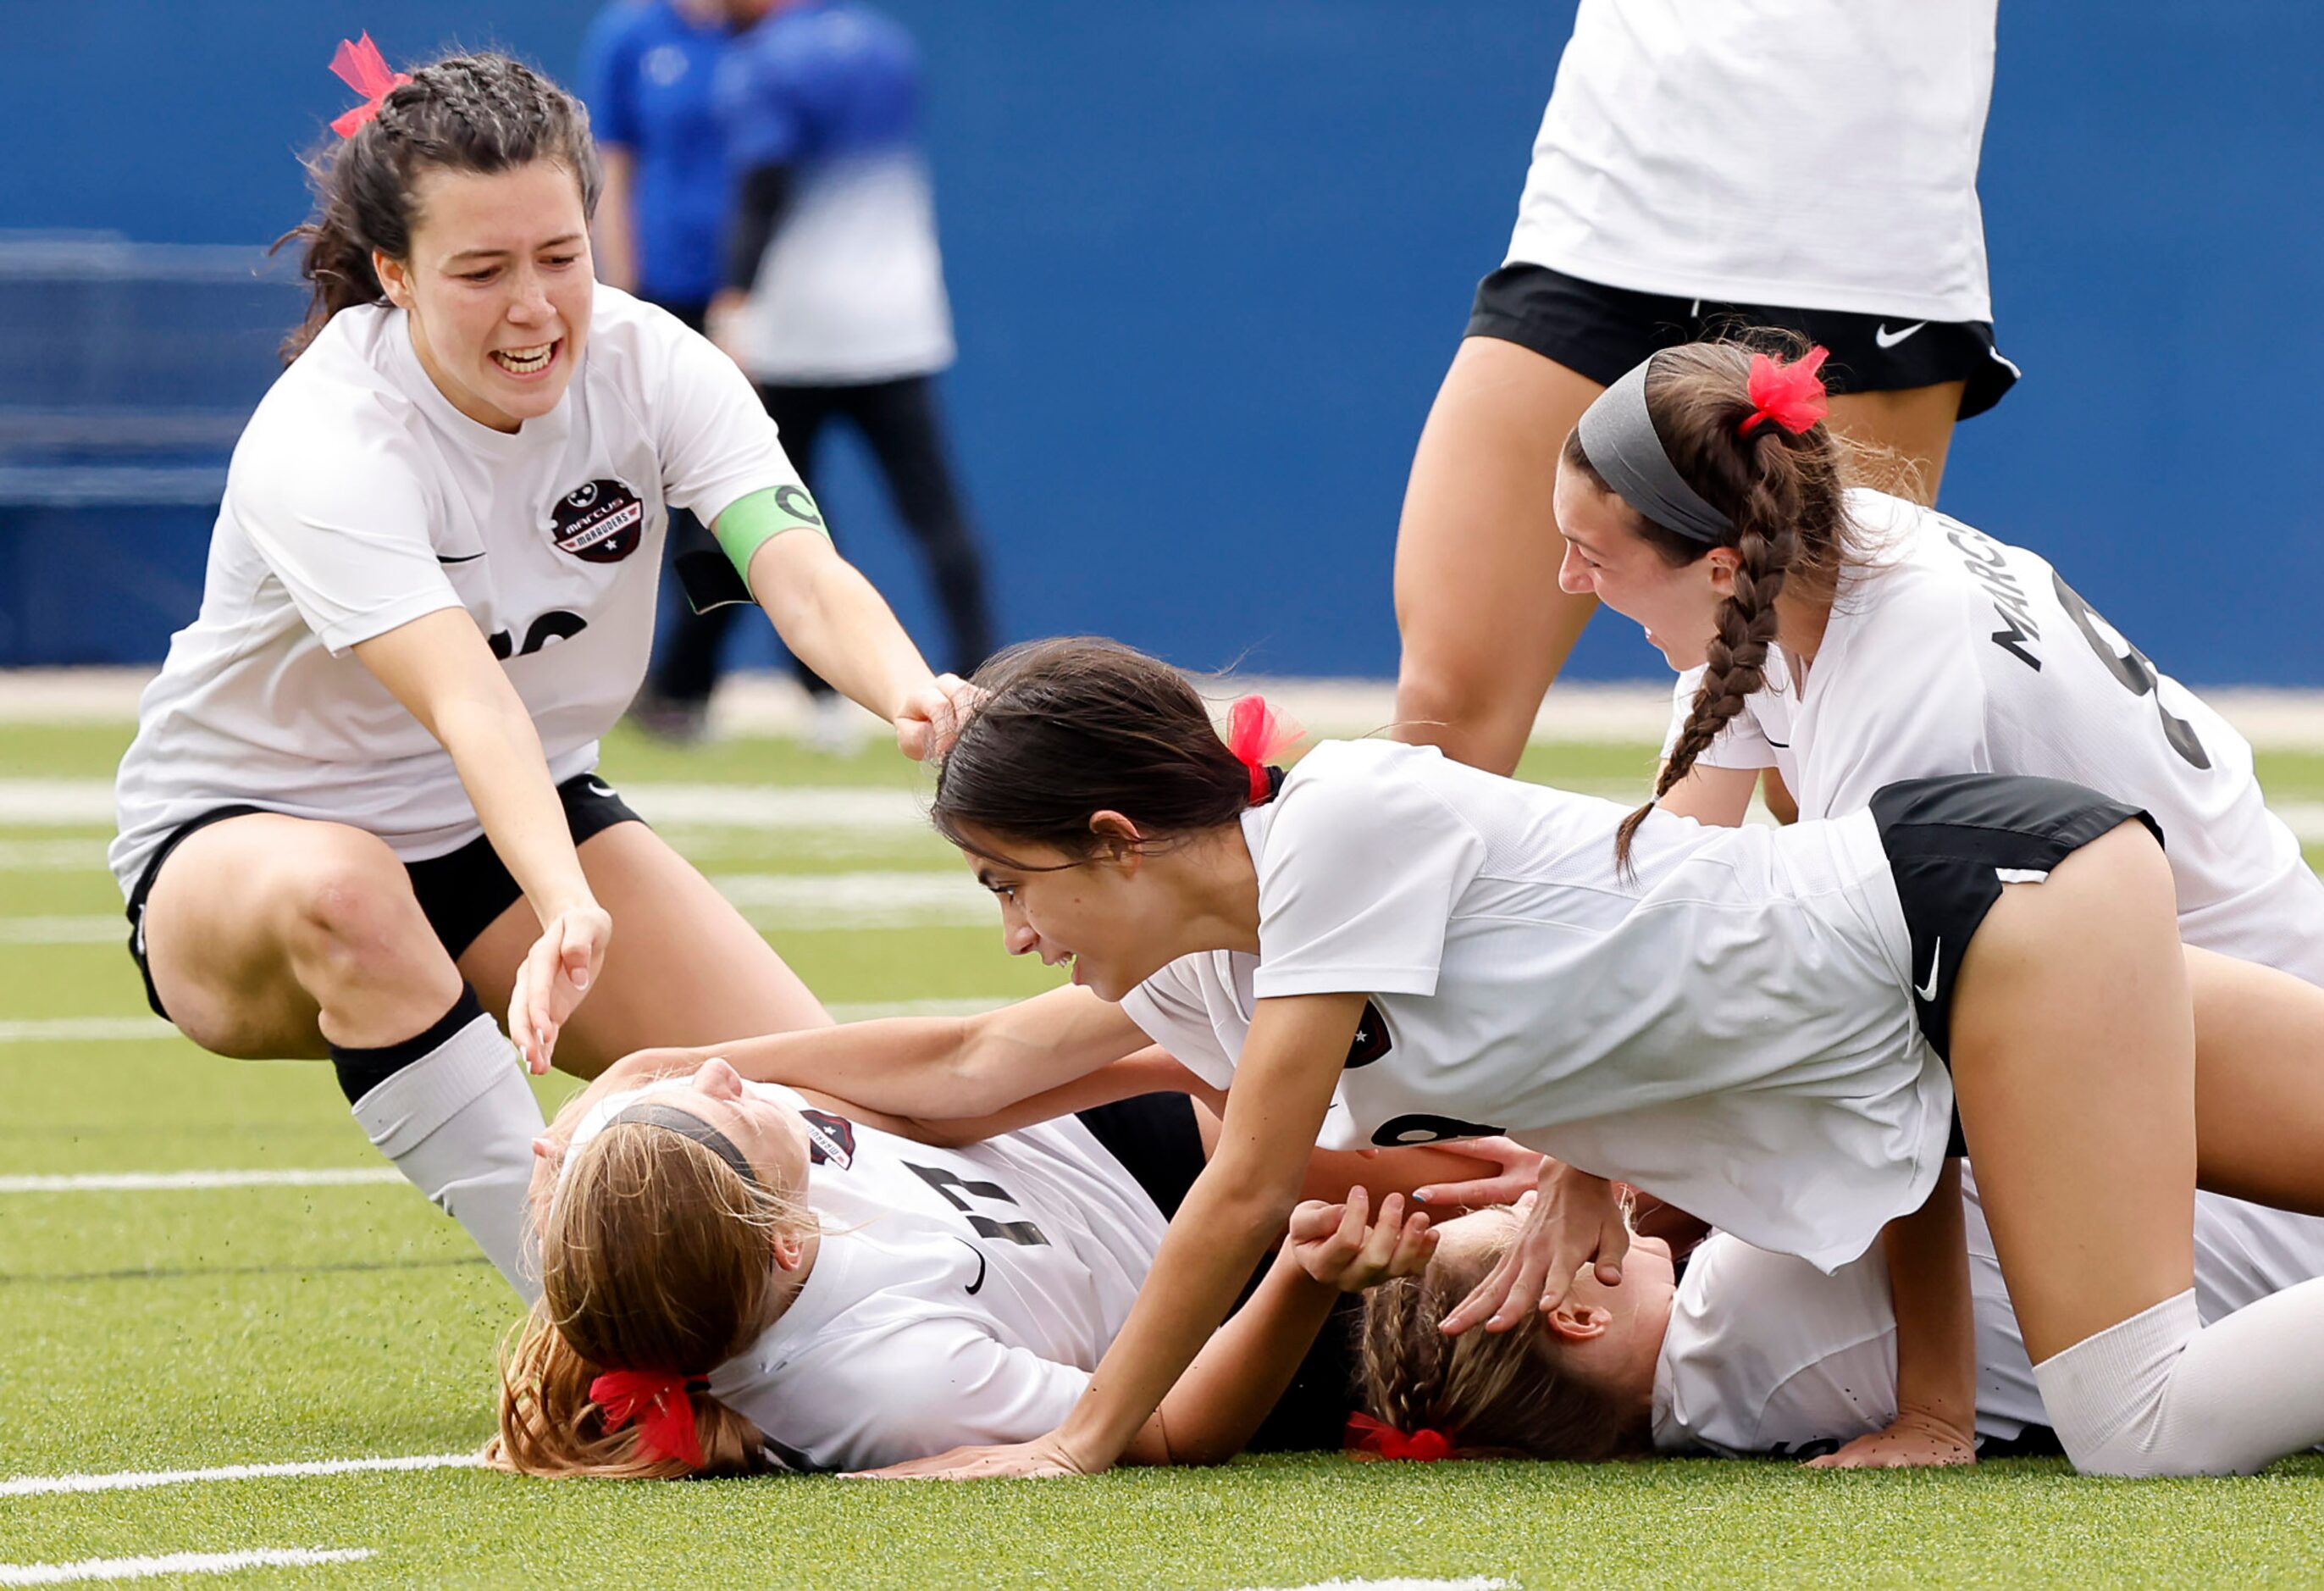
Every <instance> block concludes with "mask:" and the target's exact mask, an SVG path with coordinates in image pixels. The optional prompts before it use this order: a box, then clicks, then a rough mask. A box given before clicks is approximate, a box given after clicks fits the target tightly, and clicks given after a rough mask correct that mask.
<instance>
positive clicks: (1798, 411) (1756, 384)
mask: <svg viewBox="0 0 2324 1591" xmlns="http://www.w3.org/2000/svg"><path fill="white" fill-rule="evenodd" d="M1830 357H1831V349H1830V348H1825V347H1813V348H1810V349H1809V350H1808V351H1807V355H1806V356H1805V357H1803V358H1800V359H1795V360H1794V361H1793V362H1792V363H1791V364H1789V365H1778V364H1776V363H1775V361H1774V360H1773V359H1770V358H1769V357H1767V356H1766V355H1765V354H1754V355H1752V356H1751V384H1750V392H1751V402H1752V409H1751V417H1750V418H1749V419H1748V420H1746V421H1744V422H1743V423H1742V424H1741V425H1738V426H1737V427H1736V428H1735V430H1736V434H1737V435H1738V436H1746V437H1748V436H1749V435H1750V434H1751V432H1752V431H1753V430H1755V429H1757V426H1758V424H1759V422H1760V421H1763V420H1772V421H1775V423H1776V424H1777V425H1780V426H1782V427H1783V428H1784V430H1787V431H1789V432H1791V433H1792V435H1794V436H1798V435H1799V434H1800V433H1801V432H1802V431H1803V430H1807V428H1808V427H1810V426H1812V425H1813V424H1814V423H1815V422H1816V421H1819V420H1821V419H1822V418H1823V417H1824V415H1825V414H1826V413H1827V412H1829V411H1830V410H1831V402H1829V401H1828V400H1827V399H1826V398H1825V396H1824V390H1823V378H1822V377H1821V376H1820V375H1817V374H1816V372H1817V371H1819V370H1821V369H1822V368H1823V362H1824V361H1825V360H1826V359H1828V358H1830Z"/></svg>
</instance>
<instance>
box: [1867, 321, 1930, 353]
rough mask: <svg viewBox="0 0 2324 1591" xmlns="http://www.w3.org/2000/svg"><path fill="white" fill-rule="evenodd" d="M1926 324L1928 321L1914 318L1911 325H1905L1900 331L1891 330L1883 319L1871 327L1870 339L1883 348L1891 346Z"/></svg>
mask: <svg viewBox="0 0 2324 1591" xmlns="http://www.w3.org/2000/svg"><path fill="white" fill-rule="evenodd" d="M1927 324H1928V322H1927V321H1925V320H1915V321H1914V322H1913V324H1912V325H1910V326H1907V327H1906V328H1904V330H1902V331H1891V330H1889V329H1888V327H1887V323H1886V321H1883V322H1882V323H1881V324H1880V325H1878V326H1877V327H1875V328H1873V330H1872V340H1873V341H1874V342H1876V343H1877V344H1879V345H1880V346H1881V347H1884V348H1893V347H1895V346H1896V345H1897V344H1898V343H1901V342H1903V341H1904V339H1905V338H1908V337H1910V336H1912V335H1913V334H1914V332H1916V331H1918V330H1920V329H1921V328H1923V326H1926V325H1927Z"/></svg>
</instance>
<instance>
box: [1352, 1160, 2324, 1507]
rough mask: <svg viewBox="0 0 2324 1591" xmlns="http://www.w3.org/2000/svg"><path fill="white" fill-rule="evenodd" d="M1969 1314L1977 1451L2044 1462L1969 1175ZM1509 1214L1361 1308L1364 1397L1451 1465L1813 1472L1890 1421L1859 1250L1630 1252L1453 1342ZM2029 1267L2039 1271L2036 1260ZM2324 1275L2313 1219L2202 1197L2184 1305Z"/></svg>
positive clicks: (1718, 1240) (1889, 1348)
mask: <svg viewBox="0 0 2324 1591" xmlns="http://www.w3.org/2000/svg"><path fill="white" fill-rule="evenodd" d="M1962 1193H1963V1198H1964V1199H1965V1201H1966V1204H1967V1216H1968V1227H1969V1261H1970V1282H1971V1286H1972V1288H1973V1290H1974V1291H1975V1294H1976V1300H1977V1304H1976V1312H1977V1327H1976V1329H1977V1365H1978V1369H1977V1438H1978V1450H1979V1451H1980V1452H1981V1453H1983V1454H1986V1455H1988V1456H1989V1455H1993V1454H1996V1453H2031V1452H2054V1451H2055V1450H2056V1441H2055V1436H2054V1433H2052V1431H2051V1430H2050V1429H2049V1422H2048V1417H2047V1416H2046V1415H2045V1414H2044V1412H2043V1407H2042V1394H2041V1390H2040V1388H2039V1386H2038V1385H2037V1384H2036V1383H2035V1379H2034V1374H2033V1365H2032V1364H2031V1363H2030V1362H2029V1361H2028V1360H2027V1358H2026V1355H2025V1341H2024V1336H2023V1334H2022V1333H2021V1332H2020V1331H2019V1329H2018V1325H2017V1318H2016V1316H2015V1313H2013V1312H2012V1310H2011V1309H2010V1304H2009V1294H2008V1291H2007V1290H2006V1288H2005V1287H2004V1285H2003V1283H2002V1277H2001V1265H2000V1262H1999V1260H1998V1259H1997V1257H1996V1255H1995V1253H1994V1245H1993V1235H1992V1233H1991V1232H1990V1231H1989V1230H1988V1229H1987V1226H1986V1223H1985V1216H1984V1211H1983V1209H1982V1207H1980V1205H1979V1203H1978V1194H1977V1185H1976V1182H1975V1179H1973V1178H1971V1177H1969V1176H1968V1175H1966V1174H1965V1175H1964V1176H1963V1179H1962ZM1516 1230H1517V1220H1516V1218H1515V1216H1514V1215H1513V1214H1512V1213H1511V1212H1510V1211H1508V1209H1506V1208H1502V1209H1492V1210H1480V1211H1478V1212H1476V1213H1474V1214H1472V1215H1466V1216H1458V1217H1455V1218H1454V1219H1452V1220H1451V1221H1447V1222H1445V1223H1443V1225H1442V1226H1439V1227H1438V1228H1437V1233H1438V1235H1439V1237H1440V1239H1441V1242H1440V1243H1439V1244H1438V1246H1437V1252H1436V1256H1435V1258H1434V1259H1433V1260H1431V1261H1430V1262H1429V1263H1428V1265H1427V1267H1426V1270H1425V1273H1424V1274H1423V1275H1421V1276H1419V1277H1416V1278H1415V1279H1413V1280H1412V1281H1406V1282H1401V1283H1395V1284H1391V1285H1390V1286H1388V1287H1385V1288H1381V1289H1379V1290H1376V1291H1374V1292H1373V1293H1371V1294H1370V1295H1369V1296H1368V1297H1367V1298H1366V1300H1365V1301H1364V1310H1363V1328H1362V1329H1363V1342H1362V1347H1361V1352H1360V1355H1359V1357H1360V1361H1361V1364H1362V1365H1363V1377H1364V1379H1363V1388H1362V1394H1361V1397H1362V1401H1363V1403H1364V1405H1365V1407H1366V1410H1367V1411H1368V1412H1369V1414H1370V1415H1371V1416H1372V1417H1373V1418H1374V1419H1377V1420H1380V1421H1381V1422H1383V1424H1385V1425H1387V1426H1388V1427H1389V1428H1390V1429H1395V1430H1397V1431H1398V1432H1400V1433H1401V1435H1402V1436H1403V1438H1405V1439H1406V1440H1407V1441H1409V1440H1411V1439H1414V1438H1419V1439H1424V1440H1425V1439H1426V1438H1425V1435H1424V1433H1425V1432H1429V1431H1434V1432H1437V1433H1439V1435H1440V1436H1441V1437H1442V1438H1443V1449H1444V1450H1445V1451H1446V1452H1447V1454H1448V1456H1468V1457H1482V1456H1485V1455H1488V1454H1495V1453H1512V1454H1520V1455H1523V1456H1525V1457H1531V1458H1548V1459H1572V1460H1580V1461H1583V1462H1591V1461H1595V1460H1600V1459H1605V1458H1613V1457H1635V1456H1637V1455H1641V1454H1645V1453H1649V1452H1665V1453H1714V1454H1720V1455H1724V1456H1727V1457H1750V1456H1754V1455H1762V1454H1765V1455H1774V1456H1778V1457H1794V1458H1810V1459H1812V1458H1815V1457H1819V1456H1821V1455H1825V1454H1829V1453H1831V1452H1833V1451H1835V1450H1837V1449H1838V1448H1840V1447H1841V1446H1842V1445H1843V1444H1845V1443H1848V1442H1849V1441H1852V1440H1854V1439H1856V1438H1859V1437H1863V1436H1867V1435H1869V1434H1870V1433H1872V1432H1875V1431H1877V1430H1879V1429H1881V1428H1883V1427H1884V1426H1886V1424H1887V1423H1888V1422H1889V1421H1890V1420H1893V1419H1894V1418H1895V1415H1896V1411H1897V1397H1896V1353H1895V1341H1896V1315H1895V1309H1894V1307H1893V1306H1892V1304H1891V1302H1890V1298H1889V1290H1888V1277H1887V1273H1886V1269H1885V1267H1884V1266H1883V1265H1882V1264H1881V1263H1880V1261H1879V1259H1878V1257H1877V1255H1875V1254H1867V1255H1866V1256H1865V1257H1864V1258H1862V1259H1860V1260H1856V1261H1851V1262H1850V1263H1848V1264H1845V1265H1842V1266H1841V1267H1840V1269H1839V1270H1837V1271H1834V1272H1831V1273H1830V1274H1826V1273H1825V1272H1821V1271H1819V1270H1817V1269H1816V1268H1815V1267H1814V1266H1812V1265H1810V1264H1808V1263H1805V1262H1804V1261H1802V1260H1799V1259H1795V1258H1794V1257H1793V1256H1791V1255H1789V1254H1776V1253H1768V1252H1767V1251H1766V1250H1764V1249H1757V1248H1753V1247H1752V1246H1751V1245H1750V1244H1747V1243H1745V1242H1743V1241H1742V1240H1741V1239H1739V1238H1737V1237H1734V1236H1732V1235H1729V1234H1725V1233H1713V1234H1711V1235H1709V1236H1708V1237H1706V1238H1705V1239H1703V1240H1702V1241H1701V1243H1700V1244H1697V1245H1696V1246H1695V1247H1694V1248H1693V1250H1692V1253H1690V1254H1689V1255H1688V1256H1687V1258H1686V1259H1685V1261H1684V1262H1683V1264H1682V1265H1681V1266H1679V1267H1678V1268H1676V1269H1675V1272H1674V1267H1673V1265H1672V1263H1671V1257H1670V1253H1669V1250H1668V1248H1667V1247H1666V1246H1665V1245H1660V1244H1656V1243H1655V1241H1654V1240H1652V1239H1647V1238H1641V1239H1639V1240H1638V1241H1637V1245H1636V1246H1635V1247H1633V1249H1632V1250H1631V1259H1630V1261H1629V1263H1627V1264H1626V1265H1625V1266H1624V1268H1623V1274H1622V1281H1621V1282H1620V1284H1619V1285H1618V1286H1616V1287H1607V1286H1605V1285H1603V1284H1602V1283H1600V1282H1599V1281H1597V1280H1596V1279H1595V1278H1594V1277H1591V1276H1588V1275H1584V1276H1583V1277H1582V1279H1581V1281H1579V1282H1577V1283H1576V1285H1575V1287H1574V1290H1573V1291H1572V1293H1571V1294H1569V1295H1568V1296H1567V1298H1566V1300H1565V1301H1564V1302H1563V1303H1561V1304H1560V1305H1559V1306H1558V1307H1557V1309H1555V1310H1554V1311H1553V1312H1552V1313H1550V1314H1548V1315H1546V1316H1544V1317H1543V1318H1541V1320H1540V1321H1539V1322H1538V1323H1537V1324H1535V1325H1533V1326H1529V1327H1526V1328H1525V1329H1523V1330H1521V1331H1517V1332H1511V1333H1505V1334H1500V1335H1494V1334H1490V1333H1483V1332H1471V1333H1467V1334H1465V1335H1463V1336H1462V1337H1455V1338H1452V1339H1451V1341H1450V1343H1448V1342H1447V1341H1446V1339H1445V1338H1444V1337H1443V1334H1442V1332H1441V1331H1440V1330H1439V1329H1438V1327H1439V1323H1440V1321H1441V1320H1442V1319H1443V1317H1444V1316H1445V1315H1447V1314H1449V1313H1450V1312H1451V1311H1452V1309H1453V1307H1454V1306H1455V1305H1456V1304H1457V1303H1458V1302H1459V1301H1460V1300H1462V1298H1463V1297H1464V1296H1466V1295H1467V1293H1468V1292H1469V1290H1470V1289H1471V1287H1473V1286H1474V1285H1475V1283H1476V1281H1477V1279H1478V1278H1480V1276H1482V1275H1483V1274H1484V1273H1485V1272H1486V1271H1487V1270H1489V1268H1490V1267H1491V1266H1492V1265H1493V1264H1494V1263H1495V1262H1496V1261H1497V1260H1498V1258H1499V1255H1500V1253H1502V1252H1503V1251H1504V1250H1505V1249H1506V1248H1507V1247H1508V1242H1509V1240H1510V1238H1511V1236H1512V1235H1514V1233H1515V1232H1516ZM2032 1263H2035V1264H2044V1263H2052V1262H2051V1261H2048V1260H2045V1259H2043V1258H2041V1257H2039V1256H2037V1257H2036V1258H2035V1259H2034V1260H2033V1262H2032ZM2318 1276H2324V1220H2319V1219H2317V1218H2316V1217H2315V1216H2301V1215H2292V1214H2288V1213H2286V1212H2284V1211H2282V1210H2271V1209H2264V1208H2261V1207H2258V1206H2256V1205H2250V1204H2245V1203H2242V1202H2240V1201H2238V1200H2236V1199H2231V1198H2221V1197H2219V1196H2218V1195H2217V1194H2211V1193H2203V1194H2198V1195H2197V1196H2196V1198H2195V1293H2196V1299H2197V1303H2198V1306H2199V1309H2200V1312H2201V1315H2202V1318H2204V1319H2205V1320H2218V1319H2221V1318H2225V1317H2227V1316H2228V1315H2230V1314H2232V1313H2234V1312H2235V1311H2236V1310H2237V1309H2242V1308H2244V1307H2245V1306H2246V1305H2247V1304H2251V1303H2255V1302H2257V1301H2258V1300H2261V1299H2263V1298H2265V1297H2267V1296H2268V1295H2269V1294H2271V1293H2274V1292H2278V1291H2281V1290H2282V1289H2284V1288H2287V1287H2292V1286H2293V1285H2295V1284H2297V1283H2299V1282H2301V1281H2308V1280H2310V1279H2311V1278H2314V1277H2318Z"/></svg>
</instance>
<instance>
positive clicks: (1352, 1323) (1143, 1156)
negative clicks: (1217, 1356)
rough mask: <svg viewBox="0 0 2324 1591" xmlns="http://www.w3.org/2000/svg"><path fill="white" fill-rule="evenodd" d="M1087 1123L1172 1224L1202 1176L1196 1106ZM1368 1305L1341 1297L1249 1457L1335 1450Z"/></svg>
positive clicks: (1181, 1102)
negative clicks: (1358, 1334) (1359, 1327)
mask: <svg viewBox="0 0 2324 1591" xmlns="http://www.w3.org/2000/svg"><path fill="white" fill-rule="evenodd" d="M1080 1115H1081V1120H1082V1124H1083V1125H1084V1126H1085V1127H1087V1128H1088V1129H1089V1130H1090V1133H1091V1135H1092V1136H1093V1137H1094V1138H1095V1139H1096V1140H1097V1141H1098V1142H1099V1143H1100V1144H1101V1145H1102V1146H1103V1148H1104V1149H1105V1152H1107V1153H1108V1154H1111V1156H1113V1158H1114V1159H1115V1160H1117V1161H1120V1163H1121V1168H1122V1170H1126V1171H1128V1172H1129V1173H1130V1176H1131V1177H1132V1178H1133V1179H1136V1181H1137V1183H1138V1185H1139V1187H1140V1188H1142V1189H1145V1190H1146V1197H1147V1198H1150V1199H1152V1200H1153V1201H1154V1202H1155V1204H1156V1206H1157V1207H1159V1208H1160V1209H1161V1211H1162V1215H1163V1216H1164V1218H1165V1219H1168V1220H1175V1219H1176V1217H1177V1214H1178V1207H1179V1205H1181V1204H1182V1203H1184V1202H1185V1198H1186V1190H1187V1189H1190V1188H1192V1187H1193V1186H1194V1179H1195V1178H1197V1177H1199V1176H1201V1175H1202V1174H1203V1135H1202V1133H1201V1131H1200V1130H1199V1129H1198V1128H1197V1127H1196V1126H1195V1125H1194V1101H1193V1100H1192V1099H1189V1098H1188V1097H1187V1096H1185V1095H1184V1094H1142V1095H1139V1096H1138V1097H1137V1098H1135V1099H1123V1100H1119V1101H1117V1102H1116V1103H1114V1104H1112V1105H1098V1106H1096V1107H1095V1108H1093V1109H1091V1110H1085V1111H1083V1112H1081V1113H1080ZM1273 1263H1275V1262H1274V1260H1273V1258H1272V1257H1271V1256H1270V1257H1269V1258H1268V1259H1264V1260H1261V1261H1260V1262H1259V1269H1258V1270H1256V1271H1254V1272H1251V1277H1250V1281H1248V1282H1246V1283H1245V1284H1244V1286H1243V1290H1242V1295H1241V1297H1240V1298H1238V1299H1237V1300H1235V1307H1236V1308H1237V1309H1240V1308H1241V1307H1242V1304H1243V1301H1244V1300H1247V1299H1249V1298H1250V1295H1251V1294H1252V1293H1253V1292H1255V1291H1257V1290H1258V1289H1259V1280H1260V1279H1261V1278H1262V1277H1264V1276H1265V1275H1266V1274H1267V1271H1268V1266H1269V1265H1271V1264H1273ZM1362 1313H1363V1300H1362V1299H1361V1297H1360V1296H1358V1295H1356V1294H1353V1293H1348V1294H1342V1296H1341V1297H1340V1299H1339V1300H1337V1301H1336V1302H1335V1303H1333V1306H1332V1316H1331V1318H1330V1319H1328V1320H1326V1321H1325V1322H1324V1323H1323V1330H1321V1331H1319V1332H1317V1333H1316V1334H1315V1343H1314V1346H1313V1347H1311V1348H1309V1349H1308V1350H1307V1356H1306V1357H1305V1359H1303V1360H1301V1361H1300V1364H1299V1369H1298V1372H1297V1374H1295V1375H1294V1376H1293V1377H1292V1379H1291V1385H1290V1386H1289V1387H1288V1388H1286V1390H1285V1392H1284V1393H1283V1396H1282V1397H1280V1398H1278V1399H1277V1400H1276V1402H1275V1407H1274V1408H1273V1409H1272V1410H1271V1411H1268V1416H1267V1419H1266V1420H1264V1421H1263V1422H1261V1424H1260V1425H1259V1431H1258V1433H1257V1434H1256V1435H1255V1436H1253V1437H1252V1438H1251V1439H1250V1442H1249V1443H1247V1444H1246V1445H1245V1450H1246V1451H1248V1452H1252V1453H1292V1452H1311V1451H1317V1450H1336V1449H1337V1448H1339V1447H1340V1445H1341V1442H1342V1438H1343V1436H1344V1433H1345V1431H1346V1429H1347V1424H1348V1415H1349V1413H1350V1412H1351V1411H1352V1410H1353V1409H1354V1408H1355V1406H1356V1400H1355V1393H1356V1327H1357V1321H1358V1319H1359V1318H1360V1316H1361V1315H1362Z"/></svg>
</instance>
